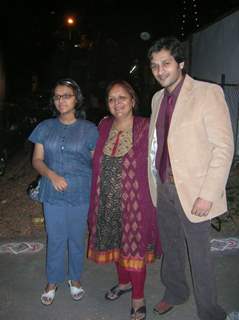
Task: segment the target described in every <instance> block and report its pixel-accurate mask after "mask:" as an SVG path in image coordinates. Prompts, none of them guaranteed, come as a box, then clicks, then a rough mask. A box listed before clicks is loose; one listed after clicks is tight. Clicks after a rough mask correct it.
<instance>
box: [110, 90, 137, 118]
mask: <svg viewBox="0 0 239 320" xmlns="http://www.w3.org/2000/svg"><path fill="white" fill-rule="evenodd" d="M134 105H135V101H134V99H133V98H132V97H131V95H130V94H129V93H128V91H127V90H126V89H125V88H124V87H122V86H121V85H118V84H116V85H114V86H113V87H112V88H111V90H110V91H109V94H108V106H109V110H110V113H111V114H112V115H113V116H114V117H115V118H116V119H125V118H127V117H129V116H132V115H133V108H134Z"/></svg>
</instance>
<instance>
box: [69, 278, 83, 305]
mask: <svg viewBox="0 0 239 320" xmlns="http://www.w3.org/2000/svg"><path fill="white" fill-rule="evenodd" d="M68 284H69V286H70V292H71V297H72V299H73V300H75V301H78V300H81V299H82V298H83V296H84V295H85V290H84V289H83V288H82V287H79V288H78V287H75V286H73V285H72V282H71V280H69V281H68Z"/></svg>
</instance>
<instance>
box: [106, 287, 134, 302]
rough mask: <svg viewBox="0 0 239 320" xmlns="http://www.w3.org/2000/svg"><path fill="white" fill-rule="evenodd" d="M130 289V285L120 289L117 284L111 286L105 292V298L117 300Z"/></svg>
mask: <svg viewBox="0 0 239 320" xmlns="http://www.w3.org/2000/svg"><path fill="white" fill-rule="evenodd" d="M130 291H132V287H131V288H128V289H120V287H119V285H118V284H117V285H116V286H114V287H113V288H111V289H110V290H109V291H108V292H106V294H105V299H106V300H110V301H114V300H117V299H118V298H119V297H120V296H122V294H125V293H127V292H130Z"/></svg>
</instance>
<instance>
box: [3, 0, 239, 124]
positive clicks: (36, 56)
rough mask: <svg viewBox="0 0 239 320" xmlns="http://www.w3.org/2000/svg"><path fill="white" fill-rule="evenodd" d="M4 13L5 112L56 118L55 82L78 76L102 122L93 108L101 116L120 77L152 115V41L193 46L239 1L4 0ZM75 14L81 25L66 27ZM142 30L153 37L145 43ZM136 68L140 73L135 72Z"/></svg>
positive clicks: (90, 113)
mask: <svg viewBox="0 0 239 320" xmlns="http://www.w3.org/2000/svg"><path fill="white" fill-rule="evenodd" d="M0 8H1V17H0V32H1V38H0V39H1V52H2V57H3V67H4V71H5V72H4V73H5V84H6V90H5V98H4V103H2V104H1V109H2V110H3V109H4V110H6V109H8V111H6V112H5V113H10V114H13V113H14V112H16V114H17V113H18V114H21V117H22V118H21V117H20V119H21V120H22V122H24V121H23V118H24V116H25V115H29V116H30V117H33V116H34V117H35V118H36V119H34V121H40V120H41V119H42V118H44V117H48V116H49V115H50V113H49V110H48V109H47V106H48V99H49V92H50V88H51V87H52V85H53V83H54V81H55V80H56V79H58V78H60V77H72V78H73V79H74V80H76V81H77V82H78V83H79V85H80V86H81V88H82V91H83V94H84V96H85V101H86V109H87V110H88V111H87V117H88V118H89V119H90V120H93V121H95V122H97V121H98V119H96V118H94V115H93V113H95V112H96V109H94V105H95V106H96V107H97V106H98V111H99V108H100V110H101V111H100V112H99V114H98V116H99V117H100V116H101V115H102V113H104V107H105V106H104V89H105V86H106V85H107V84H108V83H109V81H111V80H113V79H116V78H123V79H126V80H129V81H130V82H131V83H132V84H133V86H134V87H135V88H136V90H137V92H138V93H139V96H140V101H141V106H140V112H141V114H143V115H149V112H150V99H151V97H152V94H153V92H154V91H155V90H156V89H157V85H156V83H155V82H154V80H153V79H152V76H151V74H150V72H149V69H148V61H147V58H146V55H147V50H148V48H149V46H150V44H151V42H152V41H154V40H155V39H157V38H159V37H161V36H164V35H175V36H177V37H178V38H179V39H180V40H187V39H188V38H189V37H190V34H192V33H193V32H195V31H197V30H200V29H203V28H204V27H206V26H207V25H210V24H212V23H213V22H215V21H216V20H217V19H219V18H222V17H223V16H225V15H227V14H229V13H230V12H232V11H234V10H236V9H238V8H239V0H227V1H223V2H221V1H216V0H211V1H205V0H201V1H200V0H178V1H159V0H158V1H154V0H152V1H144V0H142V3H140V2H139V1H134V0H132V1H130V0H128V1H125V0H121V1H119V0H118V1H115V0H101V1H93V0H88V1H70V0H69V1H64V2H63V1H48V2H44V1H41V2H40V1H34V2H33V1H32V2H28V1H15V2H13V1H2V2H1V5H0ZM68 16H73V17H74V18H75V21H76V22H75V24H74V26H71V27H70V26H69V25H67V23H66V18H67V17H68ZM142 32H148V33H149V34H150V39H148V40H143V39H142V38H141V37H140V34H141V33H142ZM134 65H136V66H137V68H136V69H135V70H134V72H132V73H130V70H131V69H132V67H133V66H134ZM9 106H10V107H9ZM9 108H10V111H9ZM15 110H18V111H15ZM4 117H5V118H4V119H5V120H4V119H2V120H1V122H0V125H2V126H6V123H7V122H9V121H8V115H7V116H6V115H5V116H4ZM16 118H19V116H16ZM28 118H29V117H28ZM28 120H29V119H28ZM18 121H19V119H18ZM10 122H11V121H10ZM10 122H9V123H10ZM28 125H29V124H28ZM26 126H27V125H26ZM29 126H30V125H29ZM29 130H30V128H29Z"/></svg>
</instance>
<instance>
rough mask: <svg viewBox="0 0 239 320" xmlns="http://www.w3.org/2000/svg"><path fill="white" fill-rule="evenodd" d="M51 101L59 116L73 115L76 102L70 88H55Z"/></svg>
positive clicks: (62, 86) (63, 86)
mask: <svg viewBox="0 0 239 320" xmlns="http://www.w3.org/2000/svg"><path fill="white" fill-rule="evenodd" d="M53 101H54V104H55V107H56V109H57V110H58V112H59V113H60V115H67V114H71V113H73V114H75V106H76V103H77V100H76V97H75V95H74V91H73V89H72V88H70V87H68V86H65V85H58V86H56V88H55V92H54V96H53Z"/></svg>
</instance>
